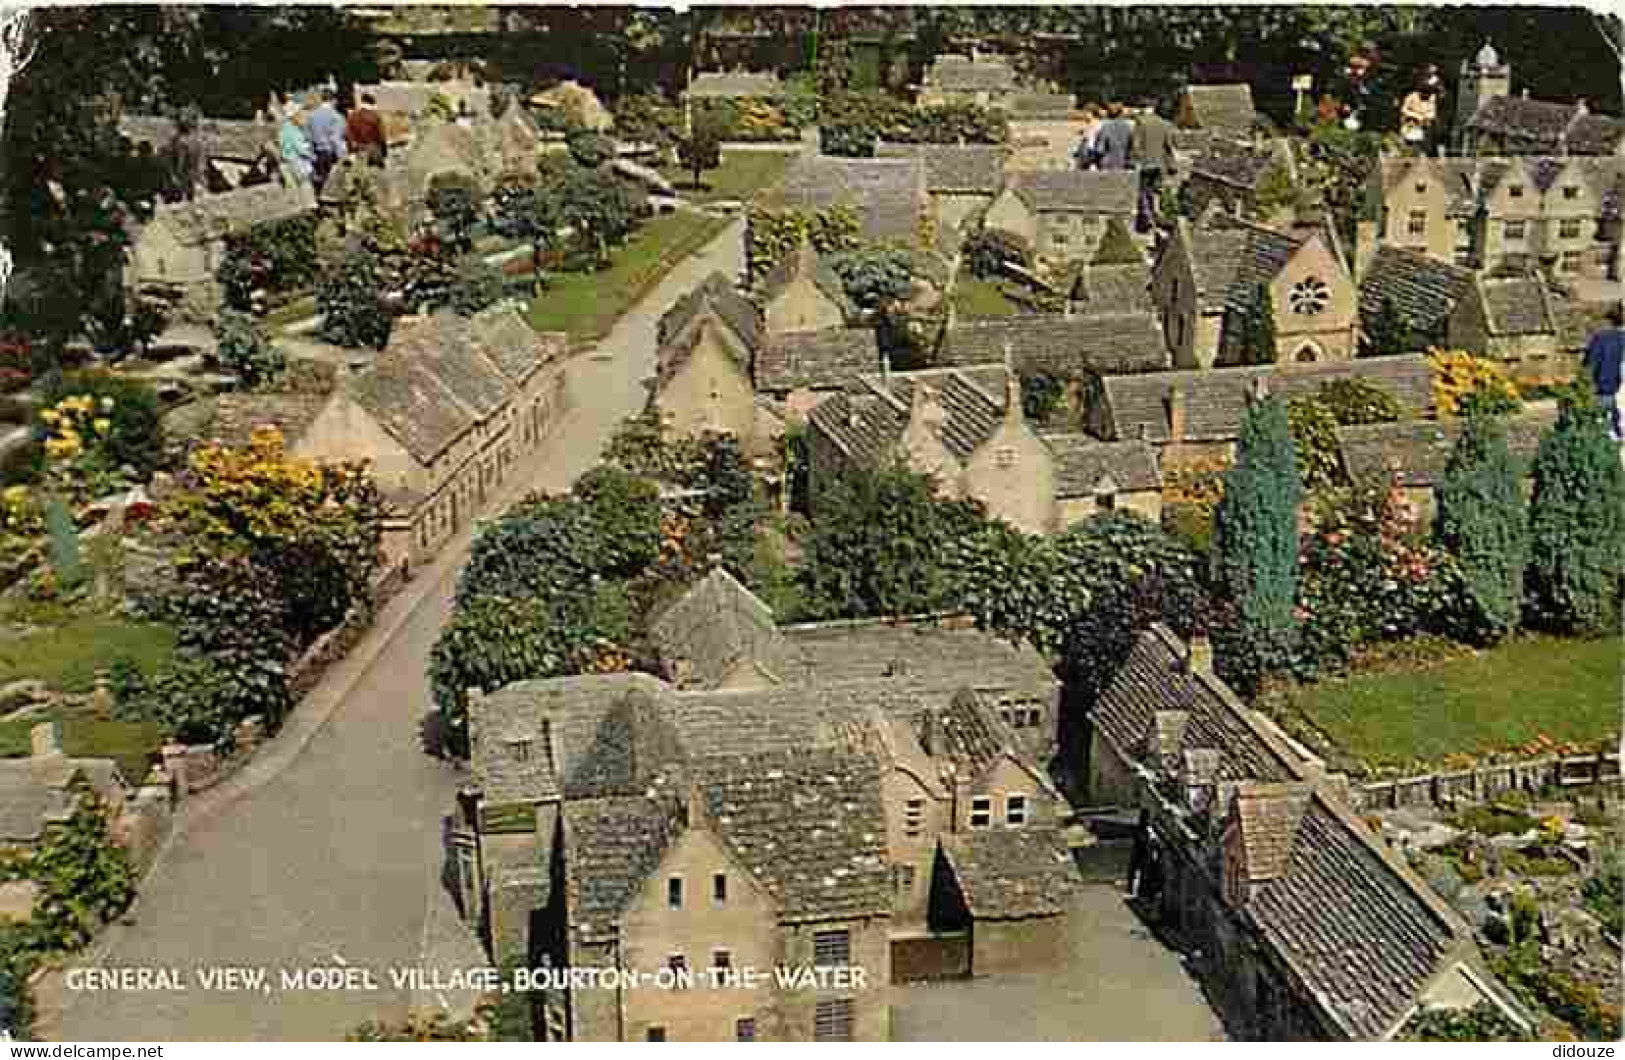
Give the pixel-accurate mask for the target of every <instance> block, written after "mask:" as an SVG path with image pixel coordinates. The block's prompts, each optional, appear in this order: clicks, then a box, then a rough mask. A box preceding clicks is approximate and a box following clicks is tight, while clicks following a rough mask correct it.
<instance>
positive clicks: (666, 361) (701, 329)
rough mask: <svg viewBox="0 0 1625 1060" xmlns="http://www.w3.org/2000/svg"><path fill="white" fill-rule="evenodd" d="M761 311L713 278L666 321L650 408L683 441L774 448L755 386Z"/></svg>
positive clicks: (751, 448)
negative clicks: (723, 437) (725, 440)
mask: <svg viewBox="0 0 1625 1060" xmlns="http://www.w3.org/2000/svg"><path fill="white" fill-rule="evenodd" d="M762 338H763V336H762V320H761V314H760V313H759V311H758V310H757V308H756V306H755V305H754V304H753V303H752V302H751V301H750V299H748V298H746V297H745V296H744V295H742V294H740V293H739V292H738V291H737V290H735V289H734V286H733V284H731V283H729V282H728V279H727V277H725V276H723V275H722V274H721V273H712V274H711V275H710V276H709V277H707V278H706V280H705V281H704V282H703V283H701V284H700V285H699V286H698V287H696V288H695V289H694V290H692V291H690V292H689V293H688V294H686V295H684V296H682V297H681V298H679V299H678V300H677V301H676V302H675V303H674V304H673V305H672V307H671V308H670V309H668V310H667V311H666V314H665V315H664V316H662V317H661V318H660V323H659V325H658V327H657V329H656V340H657V342H658V344H659V345H658V352H657V353H656V356H655V378H654V380H653V385H652V388H651V392H650V401H651V404H652V405H653V406H654V408H655V410H656V411H657V413H658V415H659V417H660V421H661V423H662V425H663V426H664V428H665V429H666V430H667V431H668V432H670V433H671V434H672V435H673V436H675V437H687V438H699V437H702V436H704V435H706V434H710V433H717V434H731V435H733V436H734V437H735V438H737V439H739V441H740V444H741V445H743V446H744V447H745V448H746V450H747V451H754V450H756V449H758V448H760V447H761V446H762V445H765V444H767V443H768V442H770V441H771V432H770V430H769V428H768V426H767V425H766V424H765V423H764V422H763V420H762V416H761V412H760V409H759V408H758V406H757V403H756V392H755V390H754V388H753V386H752V383H751V372H752V370H753V367H754V364H755V360H756V355H757V352H758V351H759V350H760V349H761V344H762Z"/></svg>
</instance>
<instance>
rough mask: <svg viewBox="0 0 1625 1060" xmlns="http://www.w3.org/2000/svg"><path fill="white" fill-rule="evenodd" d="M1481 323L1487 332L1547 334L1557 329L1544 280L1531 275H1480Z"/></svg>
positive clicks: (1499, 333)
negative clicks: (1500, 276)
mask: <svg viewBox="0 0 1625 1060" xmlns="http://www.w3.org/2000/svg"><path fill="white" fill-rule="evenodd" d="M1478 291H1479V294H1480V295H1481V296H1482V298H1483V299H1484V323H1485V326H1486V328H1487V329H1488V331H1489V333H1490V334H1491V335H1550V334H1554V333H1556V331H1557V321H1556V319H1555V318H1554V317H1553V314H1552V307H1551V303H1550V302H1549V301H1548V298H1547V294H1546V284H1545V283H1544V282H1542V281H1541V280H1539V279H1536V278H1534V277H1516V278H1507V279H1487V278H1486V279H1481V280H1479V281H1478Z"/></svg>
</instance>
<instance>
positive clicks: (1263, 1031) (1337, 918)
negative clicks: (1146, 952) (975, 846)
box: [1087, 626, 1530, 1041]
mask: <svg viewBox="0 0 1625 1060" xmlns="http://www.w3.org/2000/svg"><path fill="white" fill-rule="evenodd" d="M1210 659H1211V656H1210V654H1209V650H1208V649H1207V648H1206V646H1205V645H1202V644H1193V645H1186V644H1184V643H1181V642H1180V641H1179V639H1178V638H1177V637H1175V636H1174V635H1173V633H1171V632H1170V631H1169V630H1168V629H1167V628H1166V627H1164V626H1155V627H1153V628H1152V629H1151V630H1149V631H1147V632H1146V633H1143V634H1141V636H1140V639H1139V641H1138V642H1137V643H1136V645H1135V647H1134V649H1133V651H1132V652H1131V653H1130V656H1129V658H1128V660H1127V661H1126V662H1125V663H1124V665H1123V667H1122V669H1121V670H1120V671H1119V672H1118V673H1117V674H1116V676H1115V677H1114V678H1113V679H1112V680H1111V682H1110V683H1109V685H1108V686H1107V688H1106V690H1105V692H1104V693H1103V694H1102V695H1101V697H1100V699H1099V701H1098V702H1097V703H1096V704H1095V705H1094V706H1093V707H1092V709H1091V710H1090V712H1089V739H1088V770H1087V772H1088V776H1089V783H1090V798H1091V801H1092V802H1094V803H1096V804H1104V803H1110V802H1115V803H1117V804H1119V805H1128V806H1137V807H1139V808H1140V811H1141V821H1142V824H1141V835H1140V838H1139V853H1140V856H1139V858H1138V859H1137V860H1138V861H1139V872H1138V874H1137V879H1136V880H1135V881H1133V882H1134V885H1135V888H1136V892H1137V894H1138V896H1139V898H1140V901H1141V902H1142V903H1143V905H1144V906H1145V907H1146V908H1148V909H1150V910H1151V911H1152V913H1153V915H1154V916H1155V917H1156V919H1157V920H1158V921H1159V922H1160V925H1161V928H1162V930H1164V931H1165V932H1167V933H1168V934H1169V935H1170V936H1171V937H1173V938H1174V939H1176V940H1178V942H1179V944H1180V946H1181V948H1182V949H1184V950H1186V951H1187V952H1188V953H1189V954H1190V967H1191V969H1192V970H1193V971H1194V972H1195V973H1196V974H1197V975H1198V976H1200V977H1201V979H1202V980H1203V981H1204V984H1205V986H1206V992H1207V994H1208V998H1209V1000H1210V1001H1211V1002H1212V1004H1213V1005H1214V1007H1215V1008H1216V1009H1217V1010H1218V1011H1219V1013H1220V1015H1221V1016H1222V1017H1223V1018H1224V1020H1225V1023H1226V1025H1227V1027H1228V1029H1229V1031H1230V1033H1231V1035H1232V1036H1234V1037H1238V1038H1243V1039H1255V1040H1265V1041H1306V1040H1318V1041H1325V1040H1330V1041H1350V1040H1354V1041H1369V1040H1377V1041H1382V1040H1388V1039H1391V1038H1392V1037H1394V1035H1395V1034H1397V1033H1398V1031H1399V1029H1400V1028H1401V1027H1402V1026H1403V1025H1404V1023H1405V1021H1406V1020H1407V1019H1408V1018H1409V1017H1410V1015H1411V1014H1412V1013H1413V1012H1415V1011H1416V1010H1417V1009H1418V1008H1419V1007H1420V1006H1422V1005H1428V1006H1430V1007H1435V1008H1445V1009H1466V1008H1471V1007H1472V1006H1473V1005H1474V1004H1477V1003H1479V1002H1485V1003H1488V1004H1489V1005H1491V1006H1492V1007H1494V1008H1495V1009H1497V1010H1499V1011H1501V1012H1502V1013H1504V1014H1506V1015H1507V1016H1508V1017H1509V1018H1511V1019H1512V1020H1513V1021H1514V1022H1516V1023H1518V1024H1519V1025H1520V1026H1524V1027H1528V1026H1530V1021H1529V1018H1528V1017H1527V1015H1525V1014H1524V1013H1523V1011H1522V1009H1521V1007H1520V1006H1519V1005H1518V1004H1517V1003H1516V1002H1515V1001H1513V1000H1512V999H1511V998H1510V996H1509V995H1508V994H1507V993H1506V991H1505V990H1504V988H1502V987H1501V986H1500V985H1499V984H1497V983H1496V981H1495V979H1494V977H1493V976H1492V975H1491V974H1490V973H1489V972H1488V970H1487V969H1486V968H1485V966H1484V962H1483V959H1482V957H1481V956H1480V955H1479V953H1478V950H1477V947H1476V946H1475V945H1474V943H1473V938H1472V932H1471V930H1470V928H1469V927H1468V926H1467V925H1466V924H1465V923H1464V922H1463V921H1462V920H1461V919H1460V918H1459V917H1458V916H1457V915H1456V914H1455V912H1453V911H1452V910H1451V909H1450V908H1449V907H1448V906H1447V905H1446V904H1445V903H1444V902H1443V901H1442V900H1441V899H1440V898H1439V897H1438V896H1437V895H1435V894H1434V893H1433V892H1432V891H1431V890H1430V889H1429V888H1428V886H1427V884H1426V883H1425V882H1424V881H1423V880H1422V879H1421V878H1420V877H1418V876H1417V875H1416V874H1415V873H1414V872H1413V871H1412V870H1411V869H1410V868H1409V866H1407V865H1406V864H1405V862H1404V860H1403V859H1402V858H1401V857H1399V856H1398V855H1396V854H1395V853H1394V852H1393V851H1392V850H1390V849H1389V848H1388V847H1387V845H1386V844H1385V843H1384V842H1383V841H1382V839H1381V838H1380V837H1379V836H1378V835H1377V834H1376V833H1374V832H1373V831H1372V830H1371V828H1370V826H1368V825H1367V824H1366V823H1365V822H1364V821H1362V820H1361V819H1360V817H1359V816H1358V815H1357V814H1356V813H1355V812H1354V811H1353V810H1352V809H1351V808H1350V806H1349V803H1348V800H1347V787H1348V784H1347V780H1346V778H1344V777H1342V776H1341V775H1339V774H1331V773H1329V772H1328V771H1327V769H1326V767H1325V765H1324V763H1322V762H1321V761H1320V760H1318V759H1316V758H1314V757H1312V756H1311V755H1310V754H1309V752H1307V751H1306V750H1304V749H1303V748H1302V747H1300V746H1298V745H1297V744H1295V743H1293V742H1292V741H1290V740H1289V739H1287V738H1286V737H1285V736H1284V735H1283V734H1282V733H1281V732H1280V730H1279V729H1277V728H1275V727H1274V726H1273V725H1272V724H1271V723H1269V722H1268V721H1267V720H1266V719H1264V717H1263V716H1262V715H1261V714H1259V713H1258V712H1257V711H1253V710H1250V709H1248V708H1247V707H1246V706H1245V705H1244V704H1243V703H1242V702H1241V701H1240V700H1238V699H1237V698H1236V697H1235V695H1234V694H1233V693H1232V692H1231V691H1230V689H1229V688H1227V687H1226V686H1225V685H1224V683H1223V682H1222V681H1220V680H1219V679H1218V678H1217V677H1216V676H1214V674H1213V672H1212V667H1211V662H1210Z"/></svg>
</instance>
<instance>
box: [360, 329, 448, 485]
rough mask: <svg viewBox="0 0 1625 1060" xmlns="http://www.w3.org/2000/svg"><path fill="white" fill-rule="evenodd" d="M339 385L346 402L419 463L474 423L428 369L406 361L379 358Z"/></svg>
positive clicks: (429, 459) (435, 454)
mask: <svg viewBox="0 0 1625 1060" xmlns="http://www.w3.org/2000/svg"><path fill="white" fill-rule="evenodd" d="M342 385H343V390H344V393H345V394H347V395H348V396H349V397H350V399H351V400H353V401H354V402H355V403H356V404H357V405H359V406H361V408H363V409H365V410H366V411H367V412H368V414H370V415H371V416H372V418H373V419H374V420H376V421H377V422H378V425H379V426H380V427H382V428H383V429H384V432H385V433H386V434H388V435H389V436H390V437H391V438H393V439H395V441H397V442H399V443H400V445H401V447H402V448H404V449H405V450H406V451H407V452H408V453H410V454H411V455H412V456H413V457H414V458H415V459H416V460H417V461H418V462H419V463H421V464H424V465H428V464H430V463H433V462H434V460H435V459H437V458H438V457H439V456H440V454H441V453H443V452H445V451H446V449H447V448H448V447H450V445H451V444H452V443H453V442H455V441H456V440H457V439H458V438H460V437H462V436H463V434H464V433H465V432H466V431H468V429H469V428H471V427H472V426H474V423H475V417H474V415H473V413H472V412H471V411H470V410H469V409H467V408H465V407H464V406H463V405H462V403H461V402H459V401H458V400H457V395H456V394H455V393H454V392H453V391H452V390H451V389H450V388H449V387H448V386H446V384H445V383H443V382H442V381H441V380H440V378H439V376H438V375H437V374H436V373H435V372H434V371H433V370H432V369H431V368H430V366H429V365H427V364H423V363H420V362H418V361H416V360H414V359H412V358H409V357H401V356H388V355H384V356H380V357H379V358H378V359H377V360H376V361H374V362H373V364H372V366H371V367H369V368H368V369H367V370H366V371H364V372H358V373H357V374H355V375H352V376H350V377H348V378H347V379H345V380H344V382H343V384H342Z"/></svg>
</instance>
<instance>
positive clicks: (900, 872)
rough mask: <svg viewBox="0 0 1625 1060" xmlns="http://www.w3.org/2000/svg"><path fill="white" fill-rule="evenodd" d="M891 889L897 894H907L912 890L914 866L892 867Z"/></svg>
mask: <svg viewBox="0 0 1625 1060" xmlns="http://www.w3.org/2000/svg"><path fill="white" fill-rule="evenodd" d="M891 880H892V887H893V889H895V890H896V891H897V893H898V894H907V893H908V892H910V891H912V890H913V889H914V866H913V865H893V866H892V870H891Z"/></svg>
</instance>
